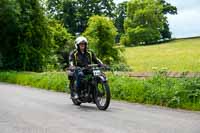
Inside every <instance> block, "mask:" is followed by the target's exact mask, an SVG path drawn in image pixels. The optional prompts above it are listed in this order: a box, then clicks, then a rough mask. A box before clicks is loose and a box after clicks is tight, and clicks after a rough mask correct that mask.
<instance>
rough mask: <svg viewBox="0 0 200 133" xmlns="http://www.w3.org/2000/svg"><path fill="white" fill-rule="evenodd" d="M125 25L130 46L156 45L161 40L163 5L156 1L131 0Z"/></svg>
mask: <svg viewBox="0 0 200 133" xmlns="http://www.w3.org/2000/svg"><path fill="white" fill-rule="evenodd" d="M127 9H128V10H127V18H126V20H125V23H124V28H125V32H126V36H127V38H126V40H127V44H128V45H131V44H133V45H140V44H149V43H154V42H156V41H157V40H159V39H160V38H161V35H160V32H159V29H162V28H163V20H164V19H163V18H164V16H163V14H162V5H161V4H160V3H159V2H157V1H156V0H131V1H130V2H128V7H127Z"/></svg>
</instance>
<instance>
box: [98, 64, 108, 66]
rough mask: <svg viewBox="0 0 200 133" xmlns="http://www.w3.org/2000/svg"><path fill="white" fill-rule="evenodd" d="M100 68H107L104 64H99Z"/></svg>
mask: <svg viewBox="0 0 200 133" xmlns="http://www.w3.org/2000/svg"><path fill="white" fill-rule="evenodd" d="M98 67H106V65H104V64H98Z"/></svg>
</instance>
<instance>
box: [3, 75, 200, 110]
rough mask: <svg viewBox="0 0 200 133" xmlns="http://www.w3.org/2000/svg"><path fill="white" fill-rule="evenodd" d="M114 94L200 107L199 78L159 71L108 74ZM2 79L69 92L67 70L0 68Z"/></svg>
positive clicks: (135, 99)
mask: <svg viewBox="0 0 200 133" xmlns="http://www.w3.org/2000/svg"><path fill="white" fill-rule="evenodd" d="M108 79H109V81H108V82H109V85H110V89H111V94H112V98H114V99H119V100H125V101H129V102H137V103H144V104H154V105H160V106H167V107H172V108H182V109H189V110H199V111H200V78H184V77H183V78H180V79H176V78H168V77H166V76H165V74H163V73H157V74H156V75H155V76H154V77H152V78H150V79H142V80H141V79H135V78H130V77H126V76H120V77H119V76H115V75H113V74H108ZM0 81H3V82H9V83H16V84H20V85H27V86H33V87H38V88H44V89H48V90H54V91H60V92H65V91H67V92H69V88H68V80H67V76H66V73H64V72H63V73H57V72H54V73H50V72H47V73H32V72H31V73H30V72H0Z"/></svg>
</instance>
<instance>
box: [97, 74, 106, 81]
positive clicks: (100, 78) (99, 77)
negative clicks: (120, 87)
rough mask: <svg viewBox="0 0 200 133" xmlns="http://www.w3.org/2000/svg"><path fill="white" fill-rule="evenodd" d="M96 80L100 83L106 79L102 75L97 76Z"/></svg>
mask: <svg viewBox="0 0 200 133" xmlns="http://www.w3.org/2000/svg"><path fill="white" fill-rule="evenodd" d="M97 79H98V80H100V81H102V82H107V78H106V76H104V75H99V76H97Z"/></svg>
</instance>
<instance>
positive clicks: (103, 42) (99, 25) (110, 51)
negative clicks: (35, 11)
mask: <svg viewBox="0 0 200 133" xmlns="http://www.w3.org/2000/svg"><path fill="white" fill-rule="evenodd" d="M116 34H117V32H116V28H115V27H114V24H113V22H112V21H111V20H110V19H109V18H107V17H102V16H93V17H91V18H90V19H89V22H88V27H87V29H86V31H85V33H84V35H85V36H86V37H87V38H88V39H89V46H90V48H92V49H94V51H95V53H96V54H97V56H98V57H99V58H100V59H101V60H102V61H103V62H104V63H106V64H111V63H113V62H117V61H119V60H120V55H119V51H118V49H116V48H114V44H115V36H116Z"/></svg>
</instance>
